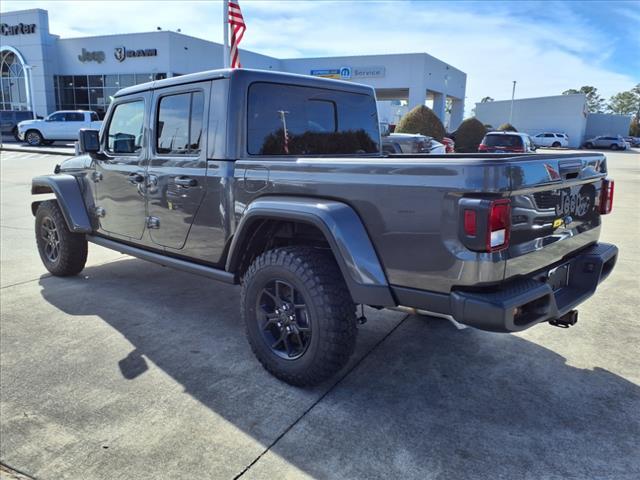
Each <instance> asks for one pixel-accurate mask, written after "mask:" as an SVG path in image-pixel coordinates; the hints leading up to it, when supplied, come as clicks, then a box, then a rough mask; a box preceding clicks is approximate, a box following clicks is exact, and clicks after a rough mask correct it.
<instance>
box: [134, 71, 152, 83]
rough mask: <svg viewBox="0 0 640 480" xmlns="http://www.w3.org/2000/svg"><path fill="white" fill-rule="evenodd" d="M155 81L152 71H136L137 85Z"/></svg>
mask: <svg viewBox="0 0 640 480" xmlns="http://www.w3.org/2000/svg"><path fill="white" fill-rule="evenodd" d="M152 81H153V74H152V73H136V85H139V84H140V83H147V82H152Z"/></svg>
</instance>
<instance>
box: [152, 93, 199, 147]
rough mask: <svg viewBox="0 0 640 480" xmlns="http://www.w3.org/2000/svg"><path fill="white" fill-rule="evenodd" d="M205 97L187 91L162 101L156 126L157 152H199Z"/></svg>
mask: <svg viewBox="0 0 640 480" xmlns="http://www.w3.org/2000/svg"><path fill="white" fill-rule="evenodd" d="M203 114H204V94H203V93H202V92H187V93H180V94H176V95H167V96H165V97H162V98H161V99H160V106H159V108H158V120H157V124H156V132H157V138H156V152H157V153H159V154H165V155H196V154H198V153H199V152H200V144H201V139H202V118H203Z"/></svg>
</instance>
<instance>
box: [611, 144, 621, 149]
mask: <svg viewBox="0 0 640 480" xmlns="http://www.w3.org/2000/svg"><path fill="white" fill-rule="evenodd" d="M619 148H620V147H618V144H617V143H612V144H611V150H618V149H619Z"/></svg>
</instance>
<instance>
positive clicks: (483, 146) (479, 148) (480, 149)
mask: <svg viewBox="0 0 640 480" xmlns="http://www.w3.org/2000/svg"><path fill="white" fill-rule="evenodd" d="M487 150H488V147H487V146H486V145H485V144H483V143H481V144H480V145H478V151H479V152H486V151H487Z"/></svg>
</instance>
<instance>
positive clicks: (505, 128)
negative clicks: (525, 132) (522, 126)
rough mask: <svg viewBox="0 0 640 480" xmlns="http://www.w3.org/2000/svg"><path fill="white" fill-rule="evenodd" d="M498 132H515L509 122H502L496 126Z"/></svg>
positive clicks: (514, 128)
mask: <svg viewBox="0 0 640 480" xmlns="http://www.w3.org/2000/svg"><path fill="white" fill-rule="evenodd" d="M498 131H499V132H517V131H518V130H517V129H516V127H514V126H513V125H511V124H510V123H503V124H502V125H500V126H499V127H498Z"/></svg>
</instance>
